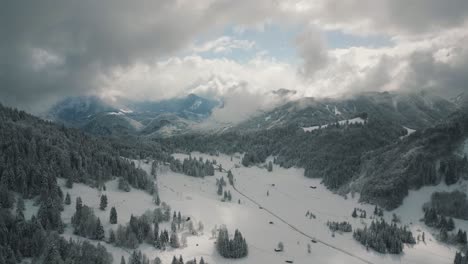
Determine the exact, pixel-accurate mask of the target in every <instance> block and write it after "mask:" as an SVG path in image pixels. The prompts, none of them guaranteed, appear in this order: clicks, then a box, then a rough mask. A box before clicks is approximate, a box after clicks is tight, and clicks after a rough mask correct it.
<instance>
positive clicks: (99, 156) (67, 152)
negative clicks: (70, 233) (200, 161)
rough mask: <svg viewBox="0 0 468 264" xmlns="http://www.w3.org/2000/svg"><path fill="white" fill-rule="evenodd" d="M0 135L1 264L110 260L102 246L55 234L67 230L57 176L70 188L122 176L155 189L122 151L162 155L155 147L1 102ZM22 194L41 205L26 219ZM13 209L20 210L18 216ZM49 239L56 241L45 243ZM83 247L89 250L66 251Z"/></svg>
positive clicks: (136, 154)
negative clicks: (115, 138) (70, 125)
mask: <svg viewBox="0 0 468 264" xmlns="http://www.w3.org/2000/svg"><path fill="white" fill-rule="evenodd" d="M0 138H1V140H0V263H16V262H18V261H21V259H22V258H23V257H32V258H39V259H43V260H44V261H46V260H47V261H49V262H47V261H46V263H60V262H54V261H57V260H58V259H64V260H65V259H70V260H72V259H73V260H74V261H75V263H89V262H87V261H91V260H92V261H93V262H99V263H110V262H111V258H110V256H109V254H107V253H104V254H103V252H105V249H104V248H103V247H99V246H98V247H97V248H96V247H95V246H93V245H90V244H80V243H74V242H73V241H70V242H66V241H63V239H62V240H61V239H60V238H57V237H56V236H54V235H53V233H51V232H59V233H61V232H63V228H64V224H63V222H62V219H61V217H60V215H61V211H62V210H63V198H64V194H63V192H62V190H61V188H60V187H59V186H58V185H57V178H58V177H61V178H65V179H67V186H69V187H71V186H72V185H73V183H74V182H81V183H85V184H88V185H90V186H93V187H96V188H101V187H102V185H103V184H104V182H105V181H106V180H109V179H111V178H114V177H119V178H121V179H122V180H124V181H126V182H128V183H129V184H130V185H132V186H133V187H135V188H139V189H145V190H147V191H150V192H151V191H152V189H153V188H154V186H153V184H152V180H151V179H149V176H148V175H147V174H146V172H145V171H143V170H141V169H139V168H136V167H135V164H133V163H132V162H130V161H128V160H127V159H125V158H123V157H122V156H121V155H126V156H128V157H131V156H139V157H141V156H143V155H153V156H155V157H162V156H161V155H160V153H161V152H160V151H159V149H158V148H157V147H156V145H148V144H135V145H131V144H128V141H127V140H125V139H123V140H119V141H113V140H110V139H101V138H96V137H91V136H88V135H85V134H84V133H82V132H80V131H79V130H76V129H69V128H65V127H64V126H58V125H55V124H53V123H51V122H48V121H43V120H41V119H39V118H36V117H34V116H32V115H29V114H27V113H25V112H23V111H18V110H16V109H11V108H7V107H3V106H1V105H0ZM143 145H144V146H143ZM138 147H140V150H138V151H136V149H137V148H138ZM119 150H120V151H119ZM14 193H17V194H19V196H18V198H15V196H17V195H14ZM23 198H25V199H26V198H27V199H35V202H36V203H37V204H38V205H39V210H38V213H37V215H36V216H33V217H32V219H31V220H26V219H24V216H23V212H22V211H23V210H24V205H21V204H22V202H20V201H22V200H23ZM11 208H16V215H14V214H13V213H12V211H11V210H10V209H11ZM44 241H49V242H50V243H51V244H50V245H49V246H44V244H43V243H44ZM81 248H83V249H84V248H86V252H84V251H83V252H82V253H79V254H78V255H76V254H69V253H67V252H66V251H67V250H77V251H80V250H81ZM98 252H100V253H98Z"/></svg>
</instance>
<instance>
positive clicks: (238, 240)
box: [216, 227, 248, 258]
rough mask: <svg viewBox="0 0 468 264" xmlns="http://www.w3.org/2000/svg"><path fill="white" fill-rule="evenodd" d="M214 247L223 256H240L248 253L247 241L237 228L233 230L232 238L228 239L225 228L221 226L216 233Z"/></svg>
mask: <svg viewBox="0 0 468 264" xmlns="http://www.w3.org/2000/svg"><path fill="white" fill-rule="evenodd" d="M216 248H217V249H218V253H219V254H220V255H221V256H223V257H225V258H242V257H245V256H247V254H248V247H247V242H246V241H245V238H243V237H242V234H241V232H240V231H239V230H237V229H236V231H235V232H234V238H232V239H230V238H229V233H228V230H227V228H226V227H221V228H220V229H219V233H218V239H217V243H216Z"/></svg>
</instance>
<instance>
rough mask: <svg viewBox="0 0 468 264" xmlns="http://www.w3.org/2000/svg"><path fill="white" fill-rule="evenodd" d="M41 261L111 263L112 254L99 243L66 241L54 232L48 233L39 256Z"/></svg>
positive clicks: (78, 263)
mask: <svg viewBox="0 0 468 264" xmlns="http://www.w3.org/2000/svg"><path fill="white" fill-rule="evenodd" d="M41 259H42V263H58V264H60V263H77V264H85V263H102V264H111V263H112V260H113V259H112V255H111V254H110V253H109V252H107V250H106V248H105V247H104V246H102V245H101V244H97V246H94V245H93V244H91V243H90V242H88V241H84V242H75V241H73V240H72V239H70V240H69V241H66V240H65V239H64V238H62V237H60V236H59V235H58V234H56V233H52V234H51V235H49V239H48V241H47V246H46V248H45V249H44V253H43V256H42V257H41Z"/></svg>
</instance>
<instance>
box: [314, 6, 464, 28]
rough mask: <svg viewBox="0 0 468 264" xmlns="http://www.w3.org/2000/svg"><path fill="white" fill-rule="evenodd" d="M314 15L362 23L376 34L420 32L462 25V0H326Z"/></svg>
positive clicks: (327, 19)
mask: <svg viewBox="0 0 468 264" xmlns="http://www.w3.org/2000/svg"><path fill="white" fill-rule="evenodd" d="M318 12H320V14H317V15H318V16H319V17H318V19H319V20H321V21H323V22H326V23H330V24H334V23H336V24H342V25H344V26H348V25H351V26H353V25H356V24H359V23H366V24H367V26H369V27H371V28H372V29H373V31H375V32H377V33H379V34H386V33H392V34H395V33H396V34H400V33H403V34H420V33H428V32H431V31H433V30H437V29H444V28H451V27H457V26H460V25H462V24H463V23H464V22H465V21H466V19H467V16H468V1H466V0H447V1H441V0H378V1H376V0H326V1H324V2H323V6H322V8H320V9H318Z"/></svg>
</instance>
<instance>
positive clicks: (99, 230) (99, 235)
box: [94, 217, 105, 240]
mask: <svg viewBox="0 0 468 264" xmlns="http://www.w3.org/2000/svg"><path fill="white" fill-rule="evenodd" d="M104 237H105V236H104V227H103V226H102V224H101V219H99V217H98V219H97V221H96V227H95V230H94V239H96V240H103V239H104Z"/></svg>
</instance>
